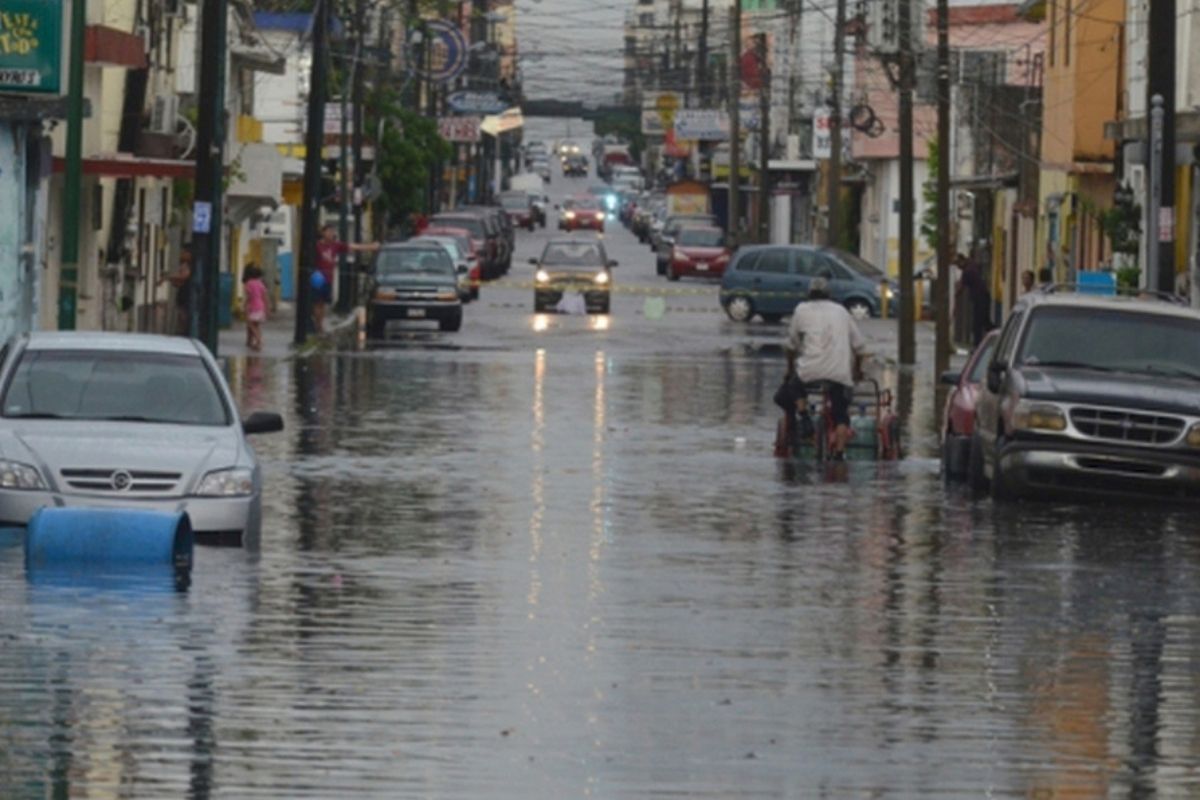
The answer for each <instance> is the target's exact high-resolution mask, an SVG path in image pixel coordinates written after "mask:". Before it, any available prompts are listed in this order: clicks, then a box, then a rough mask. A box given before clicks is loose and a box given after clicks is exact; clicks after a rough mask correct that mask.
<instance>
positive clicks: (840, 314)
mask: <svg viewBox="0 0 1200 800" xmlns="http://www.w3.org/2000/svg"><path fill="white" fill-rule="evenodd" d="M784 348H785V350H786V351H787V374H788V377H789V378H791V377H792V376H796V377H798V378H799V379H800V381H802V382H803V383H804V386H805V395H807V393H808V392H812V391H815V390H816V389H817V388H818V387H819V386H820V385H821V384H826V385H828V388H829V402H830V406H831V408H828V409H826V412H827V413H828V414H829V415H830V417H831V419H832V420H833V424H834V431H833V437H832V439H831V441H830V442H829V457H830V458H831V459H833V460H835V461H840V460H842V459H843V458H845V453H846V445H847V444H848V443H849V441H850V437H851V435H852V433H851V430H850V403H851V401H852V400H853V399H854V378H855V376H856V375H857V374H858V372H859V370H860V369H861V366H862V357H863V353H864V351H865V349H866V341H865V340H864V339H863V336H862V333H861V332H860V331H859V330H858V325H857V324H856V323H855V322H854V318H853V317H851V316H850V312H849V311H847V310H846V309H845V308H844V307H843V306H842V304H841V303H835V302H833V300H831V299H830V297H829V282H828V281H827V280H826V279H825V278H819V277H818V278H813V279H812V282H811V284H809V290H808V300H807V301H806V302H802V303H800V304H799V305H798V306H796V310H795V311H794V312H793V313H792V322H791V324H790V325H789V326H788V338H787V342H786V344H785V345H784ZM802 418H803V419H802V421H801V426H802V427H801V429H802V430H807V429H808V428H809V427H810V426H811V424H812V423H811V420H810V419H809V418H808V409H807V407H805V408H804V410H803V411H802Z"/></svg>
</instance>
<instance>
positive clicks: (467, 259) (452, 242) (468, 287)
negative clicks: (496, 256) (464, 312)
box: [409, 234, 479, 303]
mask: <svg viewBox="0 0 1200 800" xmlns="http://www.w3.org/2000/svg"><path fill="white" fill-rule="evenodd" d="M409 241H410V242H413V243H416V244H436V245H439V246H441V247H444V248H445V249H446V252H447V253H449V254H450V258H451V259H453V260H454V269H455V271H456V272H457V274H458V296H459V298H460V299H461V300H462V301H463V302H464V303H469V302H470V301H471V300H473V299H475V297H477V296H478V295H479V284H478V283H474V282H473V281H472V278H471V256H470V253H471V242H470V240H469V239H463V238H461V237H457V236H437V235H432V234H422V235H421V236H416V237H413V238H412V239H409Z"/></svg>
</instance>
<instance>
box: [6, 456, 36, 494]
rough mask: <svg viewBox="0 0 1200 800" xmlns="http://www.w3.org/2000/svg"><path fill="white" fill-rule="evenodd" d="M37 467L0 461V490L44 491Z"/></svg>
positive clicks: (17, 462) (16, 462)
mask: <svg viewBox="0 0 1200 800" xmlns="http://www.w3.org/2000/svg"><path fill="white" fill-rule="evenodd" d="M45 488H46V483H45V481H43V480H42V473H40V472H38V470H37V467H32V466H30V465H29V464H22V463H21V462H19V461H0V489H27V490H36V489H45Z"/></svg>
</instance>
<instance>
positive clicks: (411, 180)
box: [371, 91, 454, 227]
mask: <svg viewBox="0 0 1200 800" xmlns="http://www.w3.org/2000/svg"><path fill="white" fill-rule="evenodd" d="M371 110H372V112H373V113H372V116H373V117H374V118H375V119H376V120H377V122H378V123H381V124H382V128H383V134H382V136H381V137H380V141H379V149H378V152H377V154H376V157H377V159H378V171H379V180H380V183H381V185H382V187H383V189H382V192H381V194H380V196H379V198H378V200H377V201H376V208H377V209H378V210H379V211H380V212H382V214H383V216H384V219H385V224H386V226H387V227H391V226H394V225H399V224H400V223H402V222H403V221H404V220H406V219H407V218H408V216H409V215H410V214H412V213H414V212H419V211H426V210H427V209H426V207H425V206H426V200H427V192H428V186H429V181H430V178H431V171H432V170H433V168H434V166H435V165H437V164H438V163H439V162H446V161H448V160H449V159H450V158H451V156H452V155H453V152H454V151H453V148H452V147H451V146H450V144H449V143H448V142H446V140H444V139H443V138H442V137H441V136H440V135H439V134H438V127H437V121H436V120H432V119H428V118H427V117H423V116H421V115H419V114H417V113H414V112H413V111H410V110H409V109H406V108H404V107H402V106H401V105H400V102H399V99H398V98H397V97H396V95H395V94H393V93H391V92H386V91H385V92H381V93H380V94H379V95H377V97H376V98H375V101H374V102H373V103H372V104H371ZM375 129H378V126H375Z"/></svg>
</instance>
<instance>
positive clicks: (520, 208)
mask: <svg viewBox="0 0 1200 800" xmlns="http://www.w3.org/2000/svg"><path fill="white" fill-rule="evenodd" d="M499 201H500V206H501V207H502V208H503V209H504V211H505V213H507V214H508V218H509V220H510V221H511V222H512V224H513V226H514V227H517V228H524V229H525V230H528V231H531V230H533V228H534V225H535V224H536V219H535V214H534V210H533V198H532V197H530V196H529V194H528V193H526V192H501V193H500V197H499Z"/></svg>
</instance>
